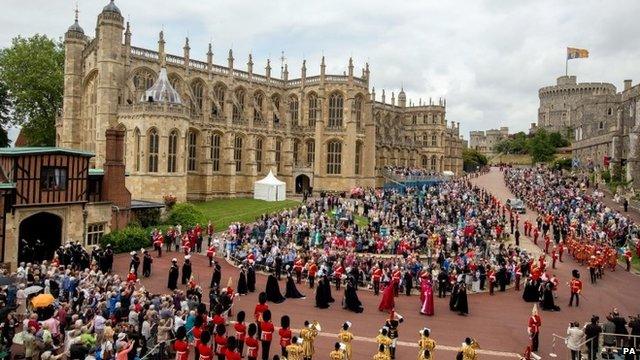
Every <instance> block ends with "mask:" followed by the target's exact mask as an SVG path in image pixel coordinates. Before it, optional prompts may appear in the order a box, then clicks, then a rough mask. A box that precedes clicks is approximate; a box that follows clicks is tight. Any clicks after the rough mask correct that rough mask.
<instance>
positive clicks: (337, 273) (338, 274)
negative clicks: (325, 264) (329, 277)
mask: <svg viewBox="0 0 640 360" xmlns="http://www.w3.org/2000/svg"><path fill="white" fill-rule="evenodd" d="M343 274H344V267H342V265H338V266H337V267H336V269H335V270H334V271H333V279H334V281H335V282H336V291H340V284H342V275H343Z"/></svg>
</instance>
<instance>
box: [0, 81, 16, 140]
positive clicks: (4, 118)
mask: <svg viewBox="0 0 640 360" xmlns="http://www.w3.org/2000/svg"><path fill="white" fill-rule="evenodd" d="M12 107H13V101H12V99H11V95H10V94H9V89H8V88H7V84H5V83H4V82H2V81H0V147H7V146H9V137H8V134H7V130H6V128H7V127H8V126H9V120H10V119H11V108H12Z"/></svg>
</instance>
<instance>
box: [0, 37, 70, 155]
mask: <svg viewBox="0 0 640 360" xmlns="http://www.w3.org/2000/svg"><path fill="white" fill-rule="evenodd" d="M0 81H1V82H4V83H5V84H6V85H7V88H8V92H9V94H10V95H11V97H12V100H13V103H12V112H11V118H10V120H9V122H10V123H11V124H14V125H21V126H22V129H23V130H22V131H23V133H24V135H25V137H26V140H27V143H28V144H29V145H34V146H51V145H55V120H56V116H57V115H58V114H59V113H60V111H61V109H62V94H63V90H64V48H63V46H62V44H61V43H60V42H58V41H55V40H53V39H49V38H48V37H46V36H45V35H34V36H32V37H30V38H23V37H17V38H14V39H13V40H12V42H11V46H9V47H7V48H5V49H2V50H0Z"/></svg>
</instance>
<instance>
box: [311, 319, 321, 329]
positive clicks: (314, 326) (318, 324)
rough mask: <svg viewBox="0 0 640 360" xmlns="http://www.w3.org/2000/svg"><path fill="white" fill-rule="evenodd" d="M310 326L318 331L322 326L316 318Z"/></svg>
mask: <svg viewBox="0 0 640 360" xmlns="http://www.w3.org/2000/svg"><path fill="white" fill-rule="evenodd" d="M310 326H311V327H313V328H315V329H316V330H318V331H322V326H320V323H319V322H318V321H317V320H313V322H312V323H311V325H310Z"/></svg>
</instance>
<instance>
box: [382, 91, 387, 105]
mask: <svg viewBox="0 0 640 360" xmlns="http://www.w3.org/2000/svg"><path fill="white" fill-rule="evenodd" d="M386 101H387V99H386V95H385V94H384V89H382V103H383V104H386V103H387V102H386Z"/></svg>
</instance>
